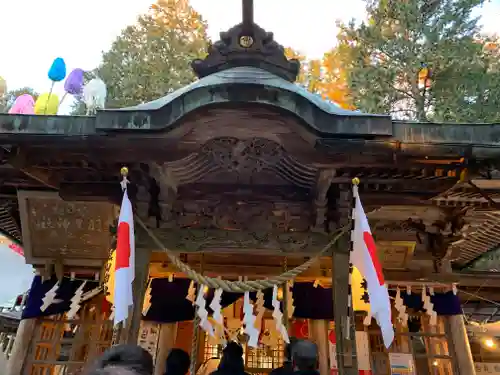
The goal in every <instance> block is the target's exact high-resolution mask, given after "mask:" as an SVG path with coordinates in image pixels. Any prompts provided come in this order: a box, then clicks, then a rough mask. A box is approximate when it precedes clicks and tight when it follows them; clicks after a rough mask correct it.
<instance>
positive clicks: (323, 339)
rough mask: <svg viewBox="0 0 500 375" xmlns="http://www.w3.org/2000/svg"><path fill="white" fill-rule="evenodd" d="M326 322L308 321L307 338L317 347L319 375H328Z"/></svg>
mask: <svg viewBox="0 0 500 375" xmlns="http://www.w3.org/2000/svg"><path fill="white" fill-rule="evenodd" d="M328 323H329V322H328V320H312V319H310V320H309V338H310V339H311V341H312V342H314V343H316V345H317V346H318V356H319V358H318V359H319V373H320V375H329V374H330V369H329V360H328V357H329V354H330V350H329V349H330V348H329V344H328Z"/></svg>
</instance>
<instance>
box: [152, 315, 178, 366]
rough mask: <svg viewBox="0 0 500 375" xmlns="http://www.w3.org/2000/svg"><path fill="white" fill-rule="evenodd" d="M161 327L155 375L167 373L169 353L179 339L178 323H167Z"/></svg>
mask: <svg viewBox="0 0 500 375" xmlns="http://www.w3.org/2000/svg"><path fill="white" fill-rule="evenodd" d="M160 327H161V328H160V338H159V339H158V351H157V354H156V364H155V373H154V375H163V374H164V373H165V369H166V361H167V356H168V353H169V352H170V350H171V349H172V348H173V347H174V346H175V340H176V338H177V323H166V324H162V325H161V326H160Z"/></svg>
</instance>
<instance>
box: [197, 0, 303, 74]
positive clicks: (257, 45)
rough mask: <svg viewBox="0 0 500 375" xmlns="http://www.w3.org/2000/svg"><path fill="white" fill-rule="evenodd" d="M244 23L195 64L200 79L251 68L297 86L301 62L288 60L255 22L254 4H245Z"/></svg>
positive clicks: (246, 1)
mask: <svg viewBox="0 0 500 375" xmlns="http://www.w3.org/2000/svg"><path fill="white" fill-rule="evenodd" d="M242 18H243V21H242V22H241V23H240V24H238V25H236V26H233V27H232V28H231V29H229V30H228V31H226V32H221V33H220V40H219V41H217V42H215V43H214V44H212V45H210V46H209V47H208V56H207V57H206V58H204V59H196V60H194V61H193V62H192V63H191V67H192V68H193V70H194V72H195V74H196V75H197V76H198V78H203V77H206V76H208V75H210V74H213V73H217V72H220V71H222V70H226V69H229V68H235V67H240V66H251V67H255V68H260V69H264V70H266V71H268V72H270V73H273V74H275V75H277V76H279V77H281V78H283V79H286V80H287V81H290V82H294V81H295V80H296V79H297V76H298V74H299V70H300V62H299V61H298V60H296V59H291V60H288V59H287V57H286V55H285V49H284V47H283V46H282V45H280V44H279V43H277V42H276V41H275V40H274V35H273V33H272V32H267V31H266V30H264V29H263V28H262V27H260V26H259V25H257V24H255V23H254V21H253V0H242Z"/></svg>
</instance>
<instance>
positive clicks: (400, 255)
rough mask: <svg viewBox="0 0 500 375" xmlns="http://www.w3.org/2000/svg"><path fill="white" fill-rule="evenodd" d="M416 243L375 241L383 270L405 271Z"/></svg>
mask: <svg viewBox="0 0 500 375" xmlns="http://www.w3.org/2000/svg"><path fill="white" fill-rule="evenodd" d="M415 245H416V242H411V241H377V251H378V256H379V259H380V260H381V261H382V267H383V268H385V269H405V268H406V267H407V265H408V263H409V261H410V260H411V257H412V256H413V251H414V250H415Z"/></svg>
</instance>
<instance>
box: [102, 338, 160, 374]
mask: <svg viewBox="0 0 500 375" xmlns="http://www.w3.org/2000/svg"><path fill="white" fill-rule="evenodd" d="M106 367H124V368H128V369H130V370H135V371H137V372H139V373H140V374H147V375H149V374H152V373H153V371H154V370H153V357H151V354H149V352H148V351H147V350H145V349H143V348H141V347H140V346H138V345H125V344H122V345H116V346H112V347H111V348H109V349H107V350H106V351H105V352H104V353H103V354H102V355H101V357H100V358H99V359H98V360H97V362H96V366H95V369H104V368H106Z"/></svg>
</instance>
